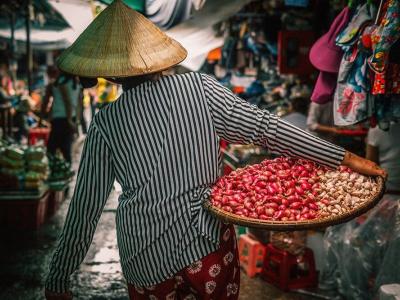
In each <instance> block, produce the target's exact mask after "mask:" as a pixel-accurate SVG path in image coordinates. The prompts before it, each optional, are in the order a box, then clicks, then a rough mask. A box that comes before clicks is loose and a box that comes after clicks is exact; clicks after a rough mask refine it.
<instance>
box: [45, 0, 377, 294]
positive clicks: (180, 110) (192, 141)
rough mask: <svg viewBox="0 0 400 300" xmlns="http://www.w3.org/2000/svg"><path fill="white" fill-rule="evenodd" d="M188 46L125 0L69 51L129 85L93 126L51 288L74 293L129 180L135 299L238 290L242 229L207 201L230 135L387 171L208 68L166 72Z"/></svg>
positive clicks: (128, 240)
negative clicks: (116, 191)
mask: <svg viewBox="0 0 400 300" xmlns="http://www.w3.org/2000/svg"><path fill="white" fill-rule="evenodd" d="M99 36H101V37H102V38H101V39H99V38H98V37H99ZM185 57H186V50H185V49H184V48H183V47H182V46H181V45H180V44H179V43H178V42H176V41H174V40H172V39H171V38H169V37H168V36H166V35H165V34H164V33H163V32H161V31H160V30H159V29H158V28H157V27H156V26H155V25H153V24H152V23H151V22H150V21H149V20H147V19H146V18H145V17H143V16H142V15H141V14H139V13H137V12H135V11H134V10H131V9H130V8H128V7H127V6H126V5H125V4H123V3H122V1H120V0H116V1H114V2H113V3H112V4H111V5H110V6H109V7H107V8H106V9H105V10H104V11H103V12H102V13H101V14H100V15H99V16H98V17H97V18H96V19H95V20H94V21H93V22H92V23H91V24H90V25H89V27H88V28H87V29H86V30H85V31H84V32H83V33H82V34H81V36H80V37H79V38H78V39H77V41H76V42H75V43H74V44H73V45H72V46H71V47H70V48H68V49H67V50H66V51H65V52H64V53H63V54H62V55H61V57H60V59H59V61H58V65H59V67H60V69H61V70H63V71H64V72H66V73H70V74H74V75H77V76H80V77H82V79H83V78H92V79H95V78H98V77H102V78H106V79H108V80H112V81H114V82H118V83H120V84H122V87H123V94H122V95H121V96H120V97H119V99H118V100H117V101H115V102H114V103H112V104H110V105H108V106H107V107H105V108H104V109H103V110H101V111H100V112H99V113H97V115H96V116H95V118H94V120H93V122H92V124H91V126H90V129H89V132H88V135H87V138H86V142H85V146H84V149H83V154H82V158H81V163H80V167H79V172H78V177H77V183H76V188H75V192H74V195H73V197H72V200H71V204H70V207H69V211H68V214H67V217H66V221H65V226H64V229H63V231H62V234H61V237H60V241H59V245H58V247H57V250H56V251H55V254H54V256H53V259H52V262H51V265H50V272H49V274H48V277H47V282H46V296H47V299H71V298H72V296H71V295H70V293H69V277H70V275H71V274H72V273H73V272H74V271H75V270H76V269H77V268H78V267H79V265H80V264H81V262H82V260H83V259H84V257H85V255H86V252H87V250H88V248H89V246H90V243H91V241H92V238H93V234H94V232H95V228H96V224H97V222H98V220H99V217H100V215H101V212H102V209H103V207H104V205H105V203H106V200H107V198H108V195H109V193H110V191H111V189H112V186H113V182H114V180H117V181H118V182H119V183H120V184H121V186H122V190H123V193H122V195H121V196H120V197H119V205H118V209H117V216H116V223H117V237H118V247H119V252H120V258H121V265H122V269H123V274H124V276H125V278H126V280H127V282H128V284H129V295H130V298H131V299H220V300H221V299H237V298H238V294H239V278H240V271H239V262H238V255H237V247H236V240H235V234H234V228H233V226H231V225H225V224H222V223H220V222H219V221H218V220H217V219H215V218H214V217H212V216H211V215H210V214H208V213H207V211H205V210H204V209H203V207H202V203H203V201H204V200H205V199H207V197H208V195H209V193H210V187H211V186H212V184H213V183H214V182H215V181H216V180H217V178H218V175H219V138H223V139H225V140H227V141H229V142H231V143H241V144H249V143H254V144H256V145H261V146H264V147H267V148H268V149H269V150H270V151H272V152H275V153H281V154H283V155H288V156H295V157H301V158H305V159H310V160H313V161H316V162H318V163H320V164H322V165H325V166H328V167H331V168H337V167H338V166H339V165H340V164H344V165H347V166H349V167H351V168H353V169H354V170H356V171H358V172H361V173H364V174H368V175H385V172H384V171H383V170H381V169H379V168H378V167H377V166H376V165H375V164H374V163H372V162H370V161H367V160H364V159H362V158H360V157H357V156H355V155H353V154H350V153H348V152H346V151H345V150H344V149H342V148H340V147H337V146H335V145H333V144H330V143H328V142H325V141H323V140H321V139H319V138H317V137H314V136H312V135H310V134H308V133H306V132H305V131H302V130H300V129H298V128H296V127H294V126H292V125H290V124H289V123H286V122H284V121H282V120H280V119H279V118H278V117H276V116H274V115H272V114H270V113H269V112H268V111H263V110H259V109H257V108H255V107H253V106H251V105H249V104H248V103H247V102H245V101H243V100H241V99H239V98H238V97H236V96H235V95H234V94H232V93H231V92H230V91H229V90H227V89H225V88H224V87H222V86H221V85H220V84H219V83H218V82H217V81H216V80H214V79H213V78H211V77H209V76H207V75H203V74H199V73H187V74H184V75H172V76H164V77H163V76H161V71H163V70H166V69H168V68H169V67H172V66H174V65H176V64H178V63H180V62H181V61H182V60H184V59H185ZM83 81H85V80H84V79H83Z"/></svg>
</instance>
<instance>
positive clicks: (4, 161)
mask: <svg viewBox="0 0 400 300" xmlns="http://www.w3.org/2000/svg"><path fill="white" fill-rule="evenodd" d="M0 152H1V153H0V178H1V180H0V181H1V188H3V189H4V188H5V189H8V190H21V189H38V188H39V187H40V186H41V185H42V184H43V181H44V180H46V178H47V175H48V163H47V158H46V156H45V149H44V148H41V147H22V146H19V145H3V147H2V148H1V150H0Z"/></svg>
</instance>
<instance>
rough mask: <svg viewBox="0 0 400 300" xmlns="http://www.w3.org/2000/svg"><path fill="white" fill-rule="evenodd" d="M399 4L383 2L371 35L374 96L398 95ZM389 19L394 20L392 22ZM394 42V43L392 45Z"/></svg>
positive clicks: (399, 72) (399, 71)
mask: <svg viewBox="0 0 400 300" xmlns="http://www.w3.org/2000/svg"><path fill="white" fill-rule="evenodd" d="M399 3H400V2H399V1H397V3H396V2H394V1H386V2H385V4H384V5H383V7H382V14H381V17H380V19H379V22H378V23H379V24H380V25H379V26H376V28H375V29H374V31H373V32H372V33H371V47H372V48H373V49H374V56H375V58H373V57H371V58H370V60H371V61H375V67H374V64H372V65H371V64H370V66H371V68H372V70H373V71H375V78H374V84H373V90H372V94H374V95H389V94H400V39H399V38H400V21H399V19H400V14H399V13H400V4H399ZM389 9H390V10H389ZM396 16H397V17H396ZM391 17H393V18H394V17H396V18H395V19H393V20H392V19H390V18H391ZM388 18H389V19H388ZM396 22H397V23H398V24H397V27H396ZM394 40H396V42H394V43H393V41H394ZM392 43H393V44H392ZM377 67H378V70H377V69H376V68H377Z"/></svg>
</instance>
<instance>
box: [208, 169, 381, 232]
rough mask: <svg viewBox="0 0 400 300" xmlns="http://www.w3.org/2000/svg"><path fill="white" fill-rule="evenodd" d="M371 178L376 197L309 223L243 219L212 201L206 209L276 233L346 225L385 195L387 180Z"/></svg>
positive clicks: (222, 216) (229, 218) (227, 219)
mask: <svg viewBox="0 0 400 300" xmlns="http://www.w3.org/2000/svg"><path fill="white" fill-rule="evenodd" d="M370 178H373V179H374V180H375V181H376V182H377V184H378V190H377V192H376V193H375V194H374V195H372V196H370V199H368V200H367V201H366V202H364V203H363V204H362V205H360V206H359V207H357V208H356V209H353V210H351V211H348V212H346V213H344V214H341V215H339V216H332V217H329V218H323V219H313V220H307V221H271V220H259V219H251V218H247V217H241V216H238V215H235V214H233V213H229V212H226V211H224V210H222V209H220V208H217V207H215V206H213V205H212V204H211V202H210V199H208V200H206V201H205V202H204V208H205V209H206V210H208V211H209V212H210V213H211V214H213V215H214V216H216V217H217V218H219V219H220V220H222V221H223V222H227V223H233V224H236V225H241V226H244V227H252V228H261V229H268V230H274V231H293V230H307V229H316V228H323V227H328V226H332V225H338V224H341V223H345V222H347V221H350V220H352V219H354V218H356V217H359V216H360V215H362V214H364V213H365V212H367V211H369V210H370V209H371V208H373V207H374V206H376V205H377V204H378V203H379V201H380V200H381V199H382V197H383V194H384V193H385V182H386V179H385V178H383V177H381V176H376V177H372V176H371V177H370Z"/></svg>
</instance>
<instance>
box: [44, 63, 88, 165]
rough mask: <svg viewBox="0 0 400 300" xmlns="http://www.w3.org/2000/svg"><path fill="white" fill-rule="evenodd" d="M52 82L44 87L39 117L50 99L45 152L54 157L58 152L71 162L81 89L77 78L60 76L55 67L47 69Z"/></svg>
mask: <svg viewBox="0 0 400 300" xmlns="http://www.w3.org/2000/svg"><path fill="white" fill-rule="evenodd" d="M48 75H49V78H50V79H52V81H51V82H50V83H49V84H48V86H47V87H46V94H45V97H44V99H43V102H42V108H41V115H42V116H43V115H45V113H46V110H47V107H48V104H49V101H50V98H52V99H53V102H52V105H51V109H50V119H51V131H50V136H49V141H48V145H47V150H48V152H49V153H50V154H51V155H55V154H56V151H57V150H60V151H61V153H62V154H63V156H64V158H65V160H66V161H68V162H71V160H72V159H71V147H72V141H73V135H74V133H75V132H76V116H77V115H76V113H77V105H78V98H79V95H80V92H81V88H80V85H79V82H78V79H77V77H75V76H70V75H66V74H62V73H60V72H59V70H58V69H57V68H56V67H49V68H48Z"/></svg>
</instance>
